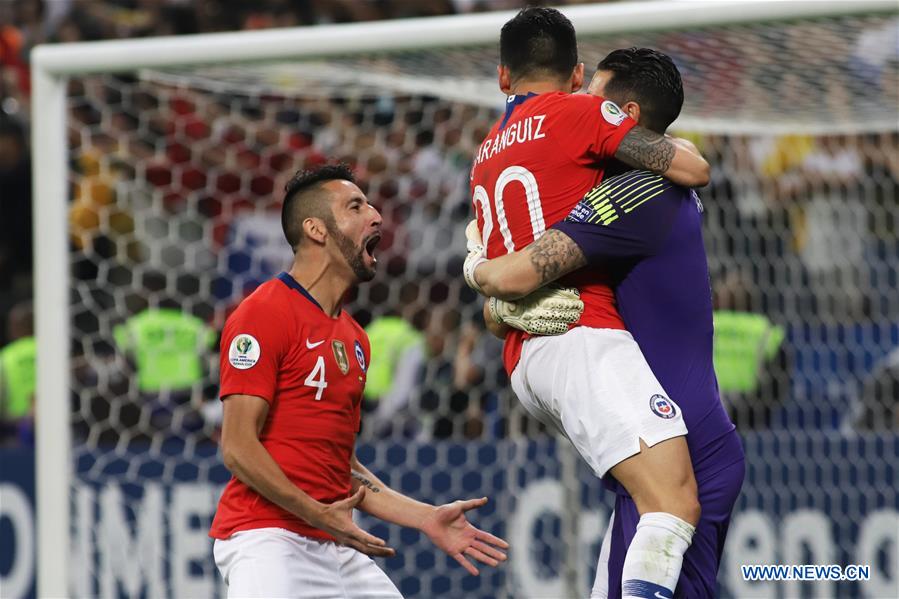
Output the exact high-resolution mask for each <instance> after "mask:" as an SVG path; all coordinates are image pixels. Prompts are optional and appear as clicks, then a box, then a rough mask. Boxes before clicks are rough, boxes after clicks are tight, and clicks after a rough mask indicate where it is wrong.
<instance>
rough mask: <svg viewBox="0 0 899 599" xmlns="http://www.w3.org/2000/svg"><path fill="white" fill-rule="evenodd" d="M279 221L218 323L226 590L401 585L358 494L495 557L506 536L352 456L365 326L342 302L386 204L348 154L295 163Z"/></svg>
mask: <svg viewBox="0 0 899 599" xmlns="http://www.w3.org/2000/svg"><path fill="white" fill-rule="evenodd" d="M282 226H283V229H284V234H285V236H286V238H287V241H288V242H289V243H290V245H291V246H292V247H293V249H294V252H295V258H294V262H293V266H292V267H291V269H290V271H289V272H285V273H281V274H280V275H279V276H278V277H276V278H275V279H272V280H270V281H268V282H266V283H263V284H262V285H261V286H260V287H259V288H258V289H257V290H256V291H255V292H254V293H253V294H251V295H250V296H249V297H247V298H246V299H245V300H244V301H243V302H242V303H241V305H240V306H239V307H238V308H237V310H235V312H234V313H233V314H232V315H231V317H230V318H229V319H228V321H227V323H226V324H225V329H224V331H223V334H222V351H221V375H220V376H221V391H220V395H221V398H222V401H223V402H224V422H223V425H222V436H221V444H222V453H223V455H224V460H225V465H226V466H227V467H228V469H229V470H230V471H231V473H232V474H233V476H232V478H231V480H230V481H229V482H228V485H227V486H226V487H225V490H224V492H223V493H222V497H221V499H220V500H219V505H218V509H217V510H216V514H215V519H214V520H213V523H212V528H211V530H210V536H212V537H214V538H215V539H216V540H215V543H214V554H215V561H216V564H217V566H218V568H219V570H220V571H221V573H222V576H223V578H224V580H225V583H226V584H227V585H228V596H229V597H355V596H365V597H399V596H400V594H399V591H398V590H397V589H396V587H395V586H394V585H393V583H392V582H391V581H390V579H389V578H388V577H387V575H386V574H384V572H383V571H382V570H381V569H380V568H378V567H377V566H376V565H375V563H374V562H373V561H372V560H371V558H370V557H368V556H381V557H383V556H390V555H393V553H394V551H393V549H391V548H389V547H387V546H386V545H385V542H384V541H383V540H382V539H379V538H377V537H375V536H373V535H371V534H369V533H367V532H365V531H363V530H362V529H360V528H359V527H358V526H356V524H355V523H354V522H353V519H352V513H353V510H354V509H355V508H357V507H358V508H359V509H361V510H363V511H366V512H368V513H370V514H372V515H374V516H376V517H378V518H381V519H383V520H386V521H388V522H393V523H396V524H399V525H402V526H410V527H413V528H417V529H419V530H421V531H422V532H424V533H425V534H426V535H427V536H428V537H429V538H430V539H431V540H432V541H433V542H434V544H435V545H437V546H438V547H440V549H442V550H444V551H445V552H446V553H448V554H449V555H451V556H452V557H453V558H455V559H456V561H458V562H459V563H460V564H462V565H463V566H464V567H465V568H466V569H467V570H468V571H469V572H470V573H472V574H477V569H476V568H475V566H474V565H473V564H472V563H470V562H469V561H468V559H466V556H467V557H468V558H472V559H474V560H476V561H479V562H482V563H485V564H488V565H491V566H496V565H497V564H498V563H499V562H501V561H503V560H505V559H506V555H505V553H504V552H503V551H502V549H506V548H507V547H508V545H507V544H506V543H505V541H503V540H502V539H499V538H497V537H494V536H493V535H491V534H489V533H487V532H484V531H481V530H478V529H477V528H475V527H474V526H472V525H471V524H470V523H469V522H468V521H467V520H466V518H465V515H464V514H465V512H466V511H468V510H470V509H473V508H476V507H479V506H482V505H484V504H485V503H486V501H487V499H486V498H480V499H472V500H468V501H456V502H454V503H450V504H446V505H442V506H432V505H428V504H424V503H421V502H418V501H415V500H413V499H411V498H409V497H406V496H404V495H402V494H400V493H397V492H396V491H393V490H391V489H390V488H388V487H387V486H386V485H384V483H382V482H381V481H380V480H379V479H378V478H377V477H376V476H375V475H374V474H372V473H371V472H370V471H369V470H368V469H367V468H365V466H363V465H362V464H360V463H359V461H358V460H357V459H356V455H355V451H354V446H355V437H356V434H357V433H358V431H359V428H360V403H361V400H362V390H363V387H364V385H365V376H366V368H367V365H368V363H369V360H370V354H369V351H370V350H369V343H368V337H367V336H366V334H365V331H364V330H363V329H362V327H360V326H359V324H358V323H357V322H356V321H355V320H353V318H352V317H351V316H350V315H349V314H347V313H346V312H345V311H344V310H342V308H341V304H342V302H343V298H344V296H345V295H346V292H347V290H348V289H349V288H350V287H351V286H352V285H354V284H356V283H358V282H362V281H369V280H371V279H372V277H373V276H374V273H375V264H376V260H375V258H374V256H373V255H372V252H373V251H374V249H375V247H376V246H377V244H378V241H379V240H380V236H381V233H380V230H381V217H380V215H379V214H378V212H377V210H375V209H374V207H372V206H371V205H370V204H369V203H368V202H367V200H366V198H365V195H364V194H363V193H362V191H361V190H360V189H359V188H358V187H357V186H356V185H355V183H354V180H353V175H352V172H350V171H349V169H347V168H346V167H344V166H325V167H321V168H319V169H317V170H314V171H306V172H302V173H299V174H298V175H297V176H295V177H294V178H293V179H292V180H291V181H290V182H289V183H288V184H287V187H286V194H285V199H284V206H283V209H282Z"/></svg>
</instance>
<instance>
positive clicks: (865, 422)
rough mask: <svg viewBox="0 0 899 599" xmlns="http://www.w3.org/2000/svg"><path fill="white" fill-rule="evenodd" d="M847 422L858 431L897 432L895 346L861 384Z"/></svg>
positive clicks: (897, 359)
mask: <svg viewBox="0 0 899 599" xmlns="http://www.w3.org/2000/svg"><path fill="white" fill-rule="evenodd" d="M850 422H851V424H852V428H854V429H855V430H857V431H860V432H881V433H882V432H890V431H896V432H899V347H897V348H896V349H894V350H893V351H892V352H890V353H889V354H887V356H886V357H884V358H883V359H882V360H881V361H880V362H878V363H877V365H876V366H875V367H874V370H873V371H872V372H871V374H870V375H868V376H867V377H866V378H865V379H864V380H863V381H862V385H861V393H860V394H859V396H858V397H857V398H856V401H855V405H854V407H853V410H852V414H851V418H850Z"/></svg>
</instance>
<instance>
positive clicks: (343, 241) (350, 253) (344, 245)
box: [328, 223, 375, 283]
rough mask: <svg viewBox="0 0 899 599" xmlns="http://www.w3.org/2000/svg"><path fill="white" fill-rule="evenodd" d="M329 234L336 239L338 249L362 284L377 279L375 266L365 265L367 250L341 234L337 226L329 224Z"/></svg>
mask: <svg viewBox="0 0 899 599" xmlns="http://www.w3.org/2000/svg"><path fill="white" fill-rule="evenodd" d="M328 233H329V234H330V235H331V236H332V237H333V238H334V241H335V242H336V243H337V249H339V250H340V253H341V254H342V255H343V258H344V260H346V263H347V264H348V265H349V266H350V269H352V271H353V274H354V275H356V278H357V279H358V280H359V282H360V283H365V282H367V281H371V280H372V279H374V278H375V267H374V265H372V266H366V264H365V257H364V255H363V254H364V253H365V248H360V247H357V246H356V244H354V243H353V241H352V240H351V239H350V238H349V237H347V236H346V235H344V234H343V233H341V232H340V230H339V229H338V228H337V226H336V224H335V225H334V226H331V224H330V223H328Z"/></svg>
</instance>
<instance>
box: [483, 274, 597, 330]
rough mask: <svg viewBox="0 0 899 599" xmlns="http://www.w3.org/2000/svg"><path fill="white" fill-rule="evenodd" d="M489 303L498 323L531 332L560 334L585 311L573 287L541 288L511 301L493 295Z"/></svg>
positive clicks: (491, 313) (494, 318)
mask: <svg viewBox="0 0 899 599" xmlns="http://www.w3.org/2000/svg"><path fill="white" fill-rule="evenodd" d="M487 306H488V309H489V310H490V315H491V316H492V317H493V320H495V321H496V322H498V323H499V324H507V325H509V326H510V327H514V328H516V329H521V330H522V331H526V332H528V333H530V334H532V335H561V334H562V333H564V332H566V331H567V330H568V325H570V324H573V323H575V322H577V321H578V320H579V319H580V317H581V314H582V313H583V311H584V302H582V301H581V298H580V294H579V293H578V290H577V289H575V288H574V287H552V286H549V287H542V288H540V289H538V290H536V291H534V292H533V293H531V294H530V295H526V296H524V297H523V298H521V299H518V300H515V301H512V302H507V301H503V300H499V299H496V298H495V297H491V298H490V301H489V302H488V304H487Z"/></svg>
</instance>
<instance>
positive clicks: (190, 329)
mask: <svg viewBox="0 0 899 599" xmlns="http://www.w3.org/2000/svg"><path fill="white" fill-rule="evenodd" d="M113 334H114V335H115V341H116V344H117V345H118V346H119V349H121V350H122V351H124V352H129V353H131V354H132V355H134V360H135V363H136V365H137V385H138V387H139V388H140V390H141V391H159V390H161V389H186V388H188V387H190V386H191V385H193V384H194V383H196V382H199V381H201V380H202V379H203V356H204V354H205V351H206V350H207V349H209V348H210V347H212V345H213V344H214V343H215V332H214V331H213V330H212V329H210V328H209V327H208V326H206V324H205V323H204V322H203V321H202V320H200V319H199V318H197V317H195V316H191V315H190V314H185V313H183V312H180V311H179V310H172V309H168V308H163V309H159V310H144V311H143V312H141V313H140V314H137V315H136V316H132V317H131V318H129V319H128V320H127V321H126V322H125V323H124V324H120V325H118V326H117V327H115V330H114V331H113Z"/></svg>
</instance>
